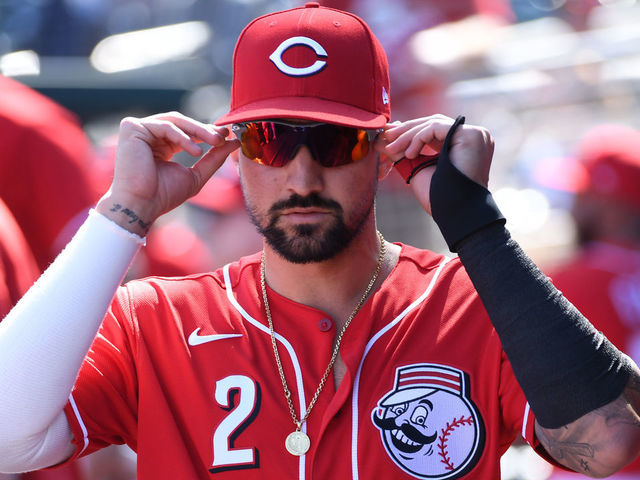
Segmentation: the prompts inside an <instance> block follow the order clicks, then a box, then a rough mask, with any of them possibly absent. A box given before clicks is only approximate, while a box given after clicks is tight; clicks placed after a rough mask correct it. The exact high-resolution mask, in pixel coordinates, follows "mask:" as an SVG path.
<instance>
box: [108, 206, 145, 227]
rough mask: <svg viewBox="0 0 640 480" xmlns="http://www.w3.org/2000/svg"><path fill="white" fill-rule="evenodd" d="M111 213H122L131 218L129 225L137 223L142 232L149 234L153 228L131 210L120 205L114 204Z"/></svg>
mask: <svg viewBox="0 0 640 480" xmlns="http://www.w3.org/2000/svg"><path fill="white" fill-rule="evenodd" d="M110 211H111V212H121V213H123V214H125V215H126V216H127V217H128V218H129V223H136V224H137V225H138V226H139V227H140V228H142V230H144V231H145V232H147V231H148V230H149V228H150V227H151V222H144V221H143V220H142V219H141V218H140V217H138V215H136V214H135V212H133V211H132V210H131V209H129V208H126V207H125V208H123V207H122V205H120V204H119V203H114V204H113V207H111V209H110Z"/></svg>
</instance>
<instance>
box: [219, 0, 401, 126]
mask: <svg viewBox="0 0 640 480" xmlns="http://www.w3.org/2000/svg"><path fill="white" fill-rule="evenodd" d="M266 118H294V119H302V120H312V121H319V122H327V123H335V124H338V125H346V126H352V127H359V128H381V127H383V126H384V125H385V124H386V123H387V122H388V121H389V118H390V105H389V73H388V65H387V58H386V55H385V53H384V50H383V48H382V46H381V45H380V43H379V42H378V40H377V39H376V37H375V36H374V35H373V33H372V32H371V30H370V29H369V27H368V26H367V24H366V23H364V21H363V20H362V19H360V18H359V17H357V16H355V15H353V14H350V13H347V12H343V11H341V10H335V9H332V8H327V7H322V6H320V5H318V4H317V3H307V4H306V5H305V6H304V7H299V8H293V9H291V10H285V11H281V12H276V13H271V14H268V15H264V16H262V17H259V18H257V19H255V20H254V21H252V22H251V23H250V24H249V25H247V27H245V29H244V30H243V31H242V33H241V34H240V37H239V39H238V42H237V43H236V48H235V51H234V55H233V84H232V86H231V106H230V109H229V112H228V113H227V114H226V115H224V116H223V117H221V118H219V119H218V120H217V122H216V123H217V124H218V125H226V124H230V123H235V122H243V121H250V120H258V119H266Z"/></svg>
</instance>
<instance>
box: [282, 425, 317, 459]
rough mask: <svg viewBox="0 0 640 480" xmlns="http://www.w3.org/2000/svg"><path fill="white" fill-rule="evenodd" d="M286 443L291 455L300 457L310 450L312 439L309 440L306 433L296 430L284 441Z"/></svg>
mask: <svg viewBox="0 0 640 480" xmlns="http://www.w3.org/2000/svg"><path fill="white" fill-rule="evenodd" d="M284 445H285V447H287V451H288V452H289V453H290V454H291V455H295V456H296V457H299V456H300V455H304V454H305V453H307V452H308V451H309V447H310V446H311V440H309V437H308V436H307V434H306V433H303V432H300V431H298V430H296V431H295V432H291V433H290V434H289V435H288V436H287V439H286V440H285V441H284Z"/></svg>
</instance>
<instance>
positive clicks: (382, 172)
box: [378, 153, 393, 181]
mask: <svg viewBox="0 0 640 480" xmlns="http://www.w3.org/2000/svg"><path fill="white" fill-rule="evenodd" d="M391 170H393V160H391V159H390V158H389V157H387V156H386V155H384V154H382V153H378V181H380V180H383V179H385V178H386V177H387V175H389V172H391Z"/></svg>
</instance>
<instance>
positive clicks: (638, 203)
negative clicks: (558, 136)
mask: <svg viewBox="0 0 640 480" xmlns="http://www.w3.org/2000/svg"><path fill="white" fill-rule="evenodd" d="M534 175H535V177H536V179H537V180H538V181H539V182H540V183H541V184H542V185H545V186H548V187H550V188H555V189H557V190H565V191H569V192H573V193H579V192H582V193H587V192H588V193H590V194H594V195H598V196H600V197H603V198H609V199H611V200H614V201H616V202H620V203H622V204H626V205H630V206H634V207H640V131H638V130H636V129H634V128H631V127H628V126H626V125H618V124H601V125H597V126H595V127H593V128H591V129H589V130H587V132H586V133H585V134H584V135H583V137H582V138H581V139H580V141H579V142H578V145H577V147H576V152H575V156H573V157H568V158H563V159H545V160H544V161H542V162H540V164H539V165H537V166H536V169H535V171H534Z"/></svg>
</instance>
